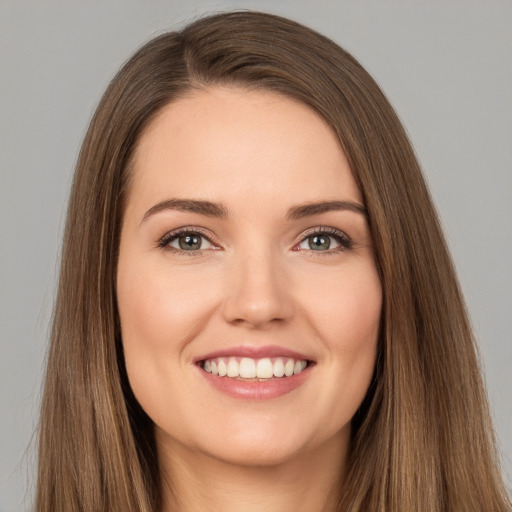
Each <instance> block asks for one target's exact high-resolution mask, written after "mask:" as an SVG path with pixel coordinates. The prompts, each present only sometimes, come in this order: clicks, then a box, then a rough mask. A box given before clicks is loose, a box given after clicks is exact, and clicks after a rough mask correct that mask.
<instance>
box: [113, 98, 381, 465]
mask: <svg viewBox="0 0 512 512" xmlns="http://www.w3.org/2000/svg"><path fill="white" fill-rule="evenodd" d="M132 178H133V180H132V182H131V188H130V190H129V193H128V197H127V204H126V211H125V216H124V221H123V226H122V234H121V246H120V256H119V267H118V276H117V278H118V279H117V296H118V305H119V313H120V318H121V327H122V339H123V347H124V354H125V359H126V367H127V372H128V377H129V381H130V384H131V387H132V389H133V392H134V394H135V396H136V398H137V400H138V401H139V403H140V405H141V406H142V408H143V409H144V410H145V411H146V413H147V414H148V415H149V417H150V418H151V419H152V420H153V421H154V424H155V432H156V439H157V444H158V446H159V448H160V449H161V450H167V449H169V450H170V452H171V451H173V450H182V452H183V453H196V454H197V453H201V454H203V455H209V456H212V457H215V458H216V459H220V460H225V461H229V462H232V463H237V464H250V465H252V464H257V465H261V464H275V463H279V462H283V461H286V460H290V459H291V458H293V457H294V456H297V455H298V454H300V453H302V454H304V453H310V452H311V451H315V450H321V449H328V450H330V451H332V450H335V451H336V450H344V449H345V448H346V446H347V443H348V439H349V435H350V420H351V418H352V416H353V415H354V413H355V412H356V410H357V408H358V407H359V405H360V404H361V402H362V400H363V398H364V395H365V393H366V391H367V389H368V386H369V384H370V380H371V377H372V373H373V369H374V365H375V360H376V351H377V338H378V330H379V319H380V314H381V300H382V293H381V285H380V281H379V277H378V274H377V270H376V266H375V261H374V256H373V252H372V241H371V238H370V234H369V230H368V225H367V220H366V217H365V213H364V206H363V203H362V196H361V192H360V191H359V189H358V187H357V185H356V182H355V180H354V178H353V176H352V173H351V170H350V168H349V165H348V163H347V160H346V157H345V155H344V152H343V150H342V149H341V147H340V144H339V143H338V141H337V138H336V136H335V135H334V133H333V132H332V130H331V129H330V128H329V126H328V125H327V124H326V122H325V121H324V120H323V119H322V118H321V117H320V116H319V115H318V114H316V113H315V112H314V111H313V110H311V109H310V108H309V107H307V106H305V105H303V104H301V103H298V102H296V101H294V100H291V99H288V98H285V97H283V96H280V95H277V94H275V93H271V92H262V91H247V90H243V89H232V88H212V89H208V90H206V91H199V92H194V93H193V94H191V95H189V96H187V97H185V98H183V99H180V100H178V101H176V102H174V103H173V104H171V105H168V106H166V107H165V108H164V109H163V110H162V111H161V112H160V114H159V115H158V117H157V118H156V119H155V120H154V122H153V123H152V124H151V125H150V126H149V128H148V129H147V130H146V131H145V133H144V134H143V135H142V138H141V140H140V144H139V145H138V147H137V150H136V153H135V160H134V169H133V176H132Z"/></svg>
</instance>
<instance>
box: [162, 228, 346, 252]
mask: <svg viewBox="0 0 512 512" xmlns="http://www.w3.org/2000/svg"><path fill="white" fill-rule="evenodd" d="M184 234H187V235H197V236H200V237H202V238H205V239H206V240H207V241H208V242H209V243H210V244H212V245H213V246H216V244H215V243H214V242H213V241H212V239H211V235H209V234H208V233H207V232H206V231H203V230H202V229H200V228H197V227H184V228H179V229H177V230H174V231H170V232H169V233H166V234H165V235H164V236H163V237H162V238H161V239H160V240H159V242H158V248H159V249H164V250H168V251H171V252H173V253H175V254H179V255H186V256H202V255H203V252H204V250H205V249H203V250H201V249H198V250H196V251H185V250H183V249H177V248H176V247H170V246H169V244H170V243H171V242H173V241H174V240H176V239H177V238H179V237H180V236H181V235H184ZM313 235H327V236H329V237H331V238H334V239H335V240H336V242H337V243H339V244H340V245H339V247H336V248H334V249H329V250H326V251H314V250H313V249H304V250H305V251H308V252H309V253H314V254H315V255H321V256H329V255H333V254H336V253H339V252H343V251H346V250H350V249H352V247H353V245H354V244H353V242H352V240H351V239H350V237H348V236H347V235H346V234H345V233H343V231H340V230H338V229H335V228H331V227H326V226H319V227H316V228H312V229H310V230H308V231H306V232H305V233H304V234H303V235H302V238H301V239H300V240H299V241H298V242H297V243H296V244H295V245H294V246H293V249H292V250H295V251H299V249H296V247H298V246H299V245H300V244H301V243H303V242H304V241H305V240H307V239H308V238H309V237H310V236H313ZM208 250H210V249H208ZM214 250H215V249H214Z"/></svg>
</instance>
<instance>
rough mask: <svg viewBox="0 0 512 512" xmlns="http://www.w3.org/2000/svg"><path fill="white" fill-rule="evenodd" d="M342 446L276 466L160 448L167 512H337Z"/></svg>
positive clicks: (337, 444) (317, 450)
mask: <svg viewBox="0 0 512 512" xmlns="http://www.w3.org/2000/svg"><path fill="white" fill-rule="evenodd" d="M340 444H341V443H340V442H339V439H338V440H337V442H330V443H328V446H327V445H325V446H322V447H321V448H315V450H314V451H311V452H308V451H303V452H302V453H300V454H299V455H298V456H296V457H294V458H293V459H292V460H287V461H284V462H282V463H279V464H275V465H272V466H241V465H239V464H230V463H229V462H226V461H222V460H219V459H215V458H212V457H210V456H209V455H205V454H203V453H198V452H192V451H191V450H189V449H188V448H186V447H184V446H183V445H176V444H174V443H173V446H172V447H170V446H169V447H168V449H162V450H160V460H161V466H162V468H161V469H162V475H163V483H162V488H163V508H162V512H197V510H201V511H203V512H218V511H219V510H222V511H223V512H239V511H240V510H243V511H244V512H261V510H265V511H266V512H289V511H290V510H293V511H294V512H306V511H307V512H334V511H335V510H336V509H337V503H338V502H339V498H340V493H341V484H342V480H343V474H344V464H342V463H340V461H343V460H345V458H346V448H347V446H348V443H346V442H345V443H342V444H343V447H342V448H340ZM171 448H172V449H171Z"/></svg>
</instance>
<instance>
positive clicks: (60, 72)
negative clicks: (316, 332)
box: [0, 0, 512, 512]
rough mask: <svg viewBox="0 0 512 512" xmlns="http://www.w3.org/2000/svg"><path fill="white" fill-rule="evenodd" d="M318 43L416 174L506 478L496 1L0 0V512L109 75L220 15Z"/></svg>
mask: <svg viewBox="0 0 512 512" xmlns="http://www.w3.org/2000/svg"><path fill="white" fill-rule="evenodd" d="M235 7H238V8H254V9H260V10H267V11H271V12H275V13H277V14H282V15H285V16H288V17H291V18H294V19H296V20H297V21H300V22H303V23H306V24H308V25H310V26H312V27H313V28H316V29H317V30H319V31H321V32H323V33H324V34H326V35H328V36H330V37H332V38H333V39H335V40H336V41H337V42H338V43H340V44H341V45H342V46H344V47H345V48H346V49H348V50H349V51H351V52H352V53H353V54H354V55H355V56H356V57H357V58H358V59H359V60H360V61H361V63H362V64H363V65H364V66H365V67H366V68H367V69H368V70H369V71H370V72H371V73H372V74H373V76H374V77H375V78H376V79H377V81H378V82H379V84H380V85H381V86H382V88H383V89H384V91H385V92H386V94H387V95H388V97H389V98H390V100H391V102H392V104H393V105H394V106H395V108H396V109H397V111H398V113H399V115H400V117H401V118H402V120H403V121H404V123H405V125H406V127H407V130H408V132H409V134H410V136H411V139H412V141H413V144H414V145H415V147H416V150H417V153H418V156H419V158H420V161H421V162H422V164H423V168H424V170H425V173H426V176H427V179H428V182H429V184H430V187H431V189H432V193H433V196H434V199H435V202H436V204H437V206H438V209H439V211H440V215H441V218H442V221H443V224H444V226H445V229H446V235H447V237H448V240H449V244H450V247H451V249H452V252H453V256H454V259H455V262H456V265H457V268H458V272H459V277H460V280H461V283H462V287H463V290H464V292H465V295H466V299H467V303H468V307H469V311H470V314H471V317H472V321H473V325H474V328H475V331H476V333H477V336H478V339H479V343H480V347H481V353H482V359H483V362H484V365H485V369H486V378H487V386H488V392H489V395H490V399H491V405H492V410H493V415H494V418H495V422H496V427H497V431H498V436H499V442H500V446H501V447H502V450H503V459H504V470H505V472H506V479H507V482H508V485H509V487H510V483H511V482H512V478H511V475H512V429H511V425H512V401H511V400H510V394H511V390H512V372H511V370H510V368H511V366H512V364H511V363H512V345H511V338H512V337H511V334H512V332H511V331H512V323H511V316H512V286H511V285H512V269H511V263H512V229H511V228H512V137H511V135H512V93H511V91H512V30H511V27H512V2H510V1H501V2H500V1H484V0H481V1H480V2H471V1H461V2H454V1H443V2H442V1H436V0H421V1H419V0H418V1H412V0H409V1H406V0H402V1H394V2H393V1H390V0H374V1H367V0H366V1H356V0H352V1H348V0H347V1H339V0H338V1H323V2H314V1H297V0H295V1H291V0H290V1H284V0H283V1H274V2H272V1H263V0H260V1H257V0H254V1H223V2H220V1H216V2H207V1H198V2H197V3H194V2H190V1H188V2H187V1H173V2H171V1H166V2H164V1H152V2H147V1H143V0H139V1H137V2H134V1H127V0H123V1H113V0H107V1H102V2H99V1H90V2H86V1H81V2H73V1H67V2H66V1H60V2H57V1H41V0H37V1H31V2H29V1H26V0H17V1H2V0H0V145H1V146H0V170H1V175H0V176H1V177H0V272H1V274H0V315H1V317H0V336H1V341H0V348H1V356H0V379H1V383H0V397H1V402H0V432H1V435H0V510H2V511H3V512H11V511H12V512H14V511H20V510H29V509H30V504H31V491H30V490H28V491H27V490H26V489H27V488H28V489H30V486H31V485H33V481H34V476H33V475H34V468H35V450H34V443H33V442H32V444H31V438H32V436H33V432H34V430H35V427H36V423H37V413H38V402H39V396H40V387H41V375H42V372H43V361H44V357H45V351H46V347H47V332H48V323H49V320H50V317H51V308H52V304H53V298H54V291H55V287H56V280H55V276H56V272H57V259H58V248H59V243H60V236H61V231H62V227H63V223H64V212H65V204H66V198H67V193H68V188H69V185H70V180H71V173H72V169H73V166H74V163H75V161H76V157H77V153H78V149H79V146H80V143H81V140H82V138H83V135H84V132H85V129H86V126H87V123H88V121H89V119H90V117H91V114H92V111H93V109H94V107H95V105H96V103H97V101H98V99H99V97H100V95H101V93H102V92H103V90H104V88H105V86H106V85H107V83H108V82H109V80H110V79H111V78H112V76H113V74H114V72H115V71H116V70H117V69H118V67H119V66H120V64H121V63H122V62H123V61H124V60H125V59H126V58H128V57H129V55H130V54H131V53H132V52H133V51H134V50H135V49H136V48H137V47H138V46H139V45H141V44H142V43H143V42H145V41H146V40H147V39H148V38H150V37H152V36H154V35H157V34H158V33H160V32H162V31H163V30H166V29H172V28H176V27H179V26H181V24H182V22H183V21H184V20H190V19H191V18H193V17H195V16H196V15H198V14H202V13H204V12H210V11H218V10H223V9H231V8H235Z"/></svg>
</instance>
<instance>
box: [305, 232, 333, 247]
mask: <svg viewBox="0 0 512 512" xmlns="http://www.w3.org/2000/svg"><path fill="white" fill-rule="evenodd" d="M308 244H309V247H310V249H313V250H326V249H329V247H330V246H331V240H330V238H329V237H328V236H326V235H311V236H310V237H309V238H308Z"/></svg>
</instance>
